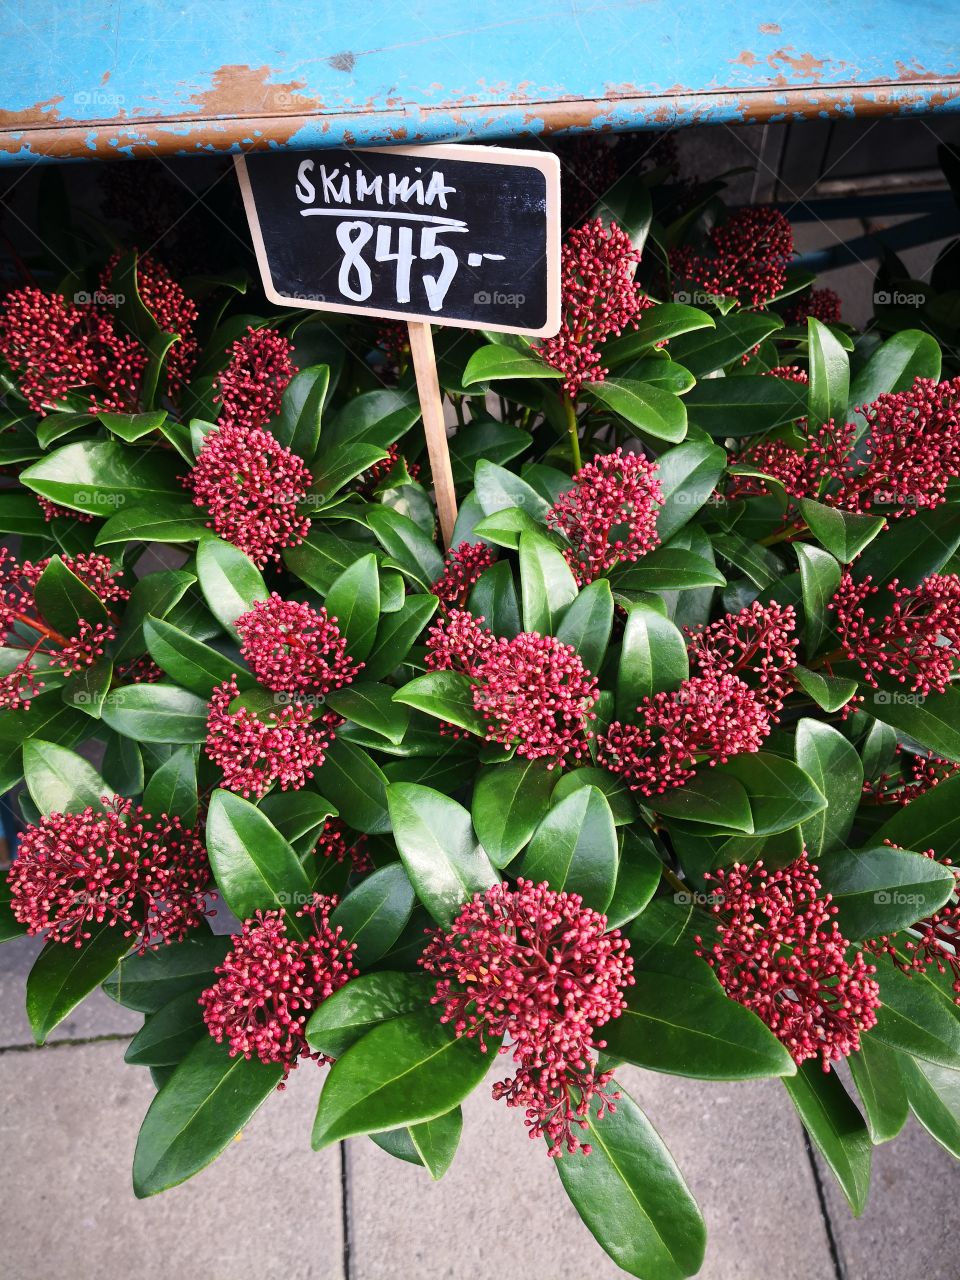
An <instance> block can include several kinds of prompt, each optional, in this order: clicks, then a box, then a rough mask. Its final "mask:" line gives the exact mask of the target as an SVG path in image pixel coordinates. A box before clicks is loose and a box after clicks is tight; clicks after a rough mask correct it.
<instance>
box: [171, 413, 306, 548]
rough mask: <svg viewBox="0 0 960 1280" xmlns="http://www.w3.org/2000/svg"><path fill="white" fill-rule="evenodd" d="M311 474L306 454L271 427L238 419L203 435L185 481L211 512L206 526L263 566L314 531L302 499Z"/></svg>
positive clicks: (197, 502)
mask: <svg viewBox="0 0 960 1280" xmlns="http://www.w3.org/2000/svg"><path fill="white" fill-rule="evenodd" d="M312 479H313V478H312V476H311V475H310V472H309V471H308V470H307V467H306V463H305V462H304V461H303V459H302V458H300V457H298V456H297V454H295V453H294V452H293V451H292V450H291V449H288V448H287V447H286V446H285V445H282V444H280V443H279V442H278V441H277V439H276V437H274V436H272V435H271V434H270V432H269V431H265V430H264V429H263V428H262V427H247V426H244V425H243V423H242V422H241V421H239V420H238V419H234V420H232V421H230V422H229V423H224V422H223V421H221V425H220V426H219V427H218V428H217V429H216V430H215V431H211V432H210V433H209V434H208V435H207V436H206V437H205V438H204V441H203V447H202V448H201V450H200V454H199V457H198V458H197V461H196V463H195V464H194V467H193V470H192V471H191V472H190V474H189V475H188V476H187V478H186V483H187V485H188V486H189V487H190V488H191V489H192V490H193V493H194V498H193V502H194V506H197V507H206V508H207V510H208V512H209V513H210V517H211V518H210V519H209V520H208V521H207V527H208V528H209V529H215V530H216V532H217V533H219V534H220V536H221V537H223V538H226V539H227V541H228V542H232V543H233V545H234V546H235V547H239V548H240V550H241V551H245V552H246V553H247V555H248V556H249V557H250V559H251V560H252V561H253V562H254V564H256V565H257V566H258V567H259V568H261V569H262V568H263V566H264V565H265V564H266V563H267V562H268V561H269V560H276V561H279V559H280V551H281V549H282V548H283V547H295V546H297V545H298V544H299V543H301V542H302V541H303V540H304V538H305V537H306V536H307V534H308V533H309V531H310V518H309V516H306V515H300V514H299V513H298V511H297V505H298V504H299V503H301V502H304V501H305V500H306V497H307V489H308V487H309V485H310V484H311V483H312Z"/></svg>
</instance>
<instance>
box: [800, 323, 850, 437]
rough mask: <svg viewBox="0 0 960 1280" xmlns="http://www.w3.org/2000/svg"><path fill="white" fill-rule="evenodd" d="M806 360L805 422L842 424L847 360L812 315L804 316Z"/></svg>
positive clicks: (815, 424)
mask: <svg viewBox="0 0 960 1280" xmlns="http://www.w3.org/2000/svg"><path fill="white" fill-rule="evenodd" d="M807 358H808V361H809V367H810V385H809V387H808V399H807V403H808V405H809V409H808V413H807V421H808V422H809V423H810V426H811V428H813V429H815V428H817V427H822V426H823V425H824V423H825V422H829V421H830V420H831V419H833V420H834V421H835V422H846V420H847V419H846V412H847V399H848V396H849V393H850V361H849V358H848V356H847V353H846V351H844V349H843V347H842V346H841V345H840V343H839V342H838V341H837V339H836V338H835V337H834V336H833V334H832V333H831V332H830V330H829V329H828V328H827V326H826V325H825V324H823V323H822V322H821V321H820V320H817V319H816V318H815V317H814V316H808V317H807Z"/></svg>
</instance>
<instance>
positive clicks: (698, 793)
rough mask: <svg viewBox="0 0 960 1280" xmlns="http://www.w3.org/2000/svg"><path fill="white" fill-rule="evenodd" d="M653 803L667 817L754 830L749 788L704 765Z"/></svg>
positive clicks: (735, 828) (713, 825)
mask: <svg viewBox="0 0 960 1280" xmlns="http://www.w3.org/2000/svg"><path fill="white" fill-rule="evenodd" d="M650 807H651V808H653V809H655V810H656V812H657V813H662V814H663V815H664V817H667V818H680V819H682V821H684V822H696V823H705V824H706V825H707V826H711V827H720V828H722V829H724V830H732V831H744V832H746V833H747V834H751V833H752V832H753V815H752V813H751V811H750V799H749V797H748V795H747V792H746V789H745V788H744V787H743V786H741V785H740V783H738V782H737V781H736V779H734V778H719V777H718V776H717V770H716V769H702V770H701V771H700V772H699V773H698V774H696V775H695V776H694V777H693V778H691V779H690V780H689V782H685V783H684V784H683V786H682V787H674V788H673V789H672V790H670V791H666V792H664V794H663V795H662V796H654V797H652V798H651V801H650Z"/></svg>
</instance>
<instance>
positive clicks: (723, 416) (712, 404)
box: [683, 378, 807, 439]
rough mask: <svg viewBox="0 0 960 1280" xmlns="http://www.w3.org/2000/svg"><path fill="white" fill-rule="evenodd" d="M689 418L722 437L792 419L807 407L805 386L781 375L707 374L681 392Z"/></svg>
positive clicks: (754, 432)
mask: <svg viewBox="0 0 960 1280" xmlns="http://www.w3.org/2000/svg"><path fill="white" fill-rule="evenodd" d="M683 403H684V405H685V406H686V409H687V417H688V418H689V420H690V422H692V423H694V424H695V425H696V426H698V427H700V428H701V429H702V430H703V431H706V432H708V433H709V434H710V435H712V436H717V437H719V438H721V439H723V438H724V437H726V436H729V435H730V434H731V432H732V433H733V434H735V435H736V436H752V435H758V434H759V433H761V432H765V431H773V430H775V429H776V428H777V427H782V426H785V425H786V424H787V423H788V422H794V421H796V419H797V418H800V417H802V416H803V415H804V414H805V413H806V411H807V405H806V389H805V388H804V387H803V386H800V385H798V384H797V383H795V382H788V381H786V380H785V379H783V378H709V379H707V381H705V382H698V383H697V385H696V386H695V387H694V388H693V389H692V390H691V391H689V392H688V393H687V394H686V396H684V399H683Z"/></svg>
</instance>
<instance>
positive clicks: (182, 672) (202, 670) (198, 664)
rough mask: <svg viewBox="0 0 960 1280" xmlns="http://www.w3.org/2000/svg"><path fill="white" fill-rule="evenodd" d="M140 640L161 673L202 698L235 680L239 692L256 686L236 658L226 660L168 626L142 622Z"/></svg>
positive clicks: (159, 621)
mask: <svg viewBox="0 0 960 1280" xmlns="http://www.w3.org/2000/svg"><path fill="white" fill-rule="evenodd" d="M143 638H144V640H145V641H146V643H147V651H148V652H149V654H150V657H151V658H153V660H154V662H155V663H156V664H157V666H158V667H159V668H160V669H161V671H163V672H165V673H166V675H168V676H170V678H171V679H172V680H176V682H177V684H180V685H183V687H184V688H185V689H189V690H190V692H191V693H195V694H197V695H198V696H199V697H201V698H209V697H210V695H211V694H212V693H213V691H214V689H216V688H217V686H218V685H221V684H224V683H226V682H227V681H229V680H230V679H231V678H235V679H236V682H237V687H238V688H239V689H240V690H241V691H242V690H244V689H251V688H253V687H254V686H255V683H256V682H255V681H254V679H253V677H252V676H251V675H250V673H249V672H248V671H247V670H246V668H245V667H244V666H243V664H242V663H241V662H239V661H238V660H237V659H236V658H225V657H224V656H223V654H222V653H218V652H217V650H216V649H212V648H211V647H210V645H208V644H204V643H203V641H202V640H194V638H193V637H192V636H188V635H187V633H186V632H185V631H181V630H180V628H179V627H175V626H174V625H173V624H172V623H171V622H165V621H164V620H163V619H161V618H150V617H147V618H145V619H144V622H143Z"/></svg>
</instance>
